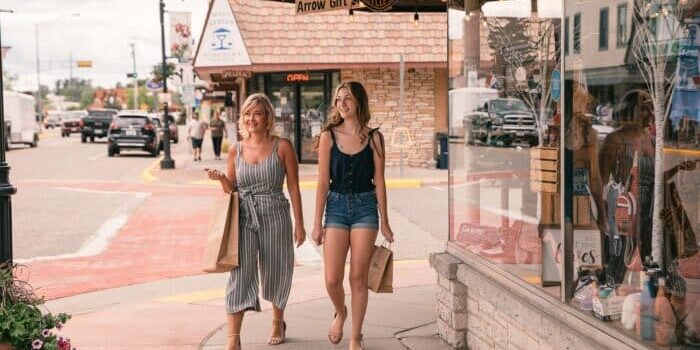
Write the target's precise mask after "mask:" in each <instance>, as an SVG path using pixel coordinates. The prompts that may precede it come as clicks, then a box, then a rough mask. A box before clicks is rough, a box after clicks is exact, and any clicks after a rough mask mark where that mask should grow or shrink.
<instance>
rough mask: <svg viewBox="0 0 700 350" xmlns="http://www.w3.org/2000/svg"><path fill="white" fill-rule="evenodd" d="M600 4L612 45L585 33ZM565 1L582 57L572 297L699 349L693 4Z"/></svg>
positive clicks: (697, 71)
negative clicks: (613, 35) (613, 34)
mask: <svg viewBox="0 0 700 350" xmlns="http://www.w3.org/2000/svg"><path fill="white" fill-rule="evenodd" d="M598 5H599V6H598ZM692 6H694V8H693V7H692ZM603 7H606V8H609V9H610V11H617V13H611V14H610V16H611V17H613V18H617V45H616V46H615V48H614V49H613V48H612V47H611V49H609V50H607V51H600V50H599V40H598V38H597V37H596V35H593V33H589V32H586V31H585V30H587V29H588V28H591V27H592V26H593V25H594V24H595V23H596V21H597V19H596V17H597V16H598V15H599V13H597V12H598V11H599V9H600V8H603ZM565 9H566V13H565V14H564V16H574V14H576V15H575V16H576V17H575V18H580V19H579V20H578V21H576V20H575V24H574V27H575V28H576V27H579V28H583V29H584V31H583V32H582V33H581V34H580V55H573V56H566V58H565V60H564V70H565V81H566V83H565V86H566V89H565V94H566V102H565V104H569V105H567V106H566V110H565V126H566V132H565V142H564V144H565V162H566V165H567V166H566V173H565V179H566V183H565V188H566V191H565V193H566V196H565V198H564V201H565V208H566V209H565V220H566V224H567V227H571V228H572V230H573V233H572V237H573V239H572V242H571V244H573V259H574V261H573V269H574V271H573V272H574V273H573V276H574V277H573V288H572V289H571V293H572V295H571V296H570V297H571V302H572V305H573V306H574V307H576V308H578V309H580V310H582V311H583V312H585V313H588V314H590V315H591V316H596V317H598V318H600V319H603V320H605V321H607V322H609V324H610V326H611V327H617V328H619V329H622V330H625V331H627V332H629V334H630V335H632V336H634V337H637V338H638V339H640V340H641V341H642V342H644V343H645V344H646V345H647V346H649V347H660V348H666V347H667V346H672V347H673V348H683V349H685V348H697V346H699V345H700V254H698V232H700V171H699V170H698V165H699V163H700V128H699V127H698V122H699V121H700V65H699V62H698V56H699V55H698V54H699V52H698V47H699V46H700V39H699V38H698V31H699V27H698V26H699V24H700V13H698V12H697V10H698V8H697V4H696V2H693V1H689V2H686V1H682V0H681V1H679V2H675V1H670V2H658V1H646V0H644V1H635V2H632V1H628V2H626V3H625V4H622V5H621V4H620V3H619V2H617V1H612V0H600V1H597V2H596V6H592V5H591V4H589V3H586V4H584V3H582V2H580V1H575V0H566V5H565ZM606 18H607V15H606ZM601 21H602V20H601ZM627 23H630V26H629V27H628V26H627ZM627 28H630V31H631V32H630V33H629V34H627V33H626V32H627ZM575 30H576V29H575ZM576 40H577V39H576V34H574V41H575V42H576ZM574 45H575V46H576V43H574ZM577 53H579V52H577ZM567 282H568V281H567Z"/></svg>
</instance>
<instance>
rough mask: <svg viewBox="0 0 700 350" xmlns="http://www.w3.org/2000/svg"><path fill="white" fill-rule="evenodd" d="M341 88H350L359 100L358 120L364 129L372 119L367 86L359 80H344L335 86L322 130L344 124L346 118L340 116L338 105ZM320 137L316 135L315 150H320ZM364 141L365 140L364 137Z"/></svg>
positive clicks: (353, 95)
mask: <svg viewBox="0 0 700 350" xmlns="http://www.w3.org/2000/svg"><path fill="white" fill-rule="evenodd" d="M341 89H348V90H349V91H350V94H351V95H352V97H354V98H355V100H356V101H357V111H356V112H357V113H356V114H357V122H358V123H359V124H360V129H361V130H364V128H365V127H366V126H367V124H369V121H370V119H372V114H371V113H370V111H369V97H368V95H367V90H365V87H364V86H362V83H360V82H357V81H348V82H344V83H341V84H340V85H338V86H337V87H336V88H335V92H334V93H333V100H332V101H333V103H332V104H331V106H330V107H329V108H328V119H327V121H326V124H325V125H324V126H323V127H322V128H321V132H324V131H328V130H331V129H333V128H334V127H336V126H338V125H340V124H343V121H344V119H343V117H341V116H340V111H338V107H336V105H337V103H338V93H340V90H341ZM362 137H363V138H364V137H365V136H364V135H363V136H362ZM320 139H321V136H320V135H317V136H316V137H315V140H314V149H315V150H318V146H319V142H320ZM362 142H364V139H363V140H362Z"/></svg>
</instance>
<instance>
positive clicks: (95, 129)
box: [80, 109, 117, 143]
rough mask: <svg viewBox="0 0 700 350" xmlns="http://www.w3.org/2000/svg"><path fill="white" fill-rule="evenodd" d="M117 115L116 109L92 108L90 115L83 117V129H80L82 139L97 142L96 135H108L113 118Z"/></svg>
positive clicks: (100, 136)
mask: <svg viewBox="0 0 700 350" xmlns="http://www.w3.org/2000/svg"><path fill="white" fill-rule="evenodd" d="M116 115H117V110H115V109H91V110H89V111H88V115H87V116H86V117H85V118H83V125H82V129H81V130H80V141H81V142H83V143H85V142H87V140H88V139H90V142H95V137H97V138H102V137H107V133H108V132H109V126H110V125H111V124H112V119H114V116H116Z"/></svg>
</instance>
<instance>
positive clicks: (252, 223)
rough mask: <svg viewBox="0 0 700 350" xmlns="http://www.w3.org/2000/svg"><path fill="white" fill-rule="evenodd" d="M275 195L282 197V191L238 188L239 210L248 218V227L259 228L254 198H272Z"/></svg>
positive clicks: (256, 229)
mask: <svg viewBox="0 0 700 350" xmlns="http://www.w3.org/2000/svg"><path fill="white" fill-rule="evenodd" d="M277 196H282V197H284V193H283V192H282V191H281V190H280V191H275V192H254V191H246V190H240V189H239V190H238V198H239V200H240V204H241V211H243V215H244V216H245V217H247V218H249V219H250V220H249V221H248V222H249V226H248V227H249V228H250V229H252V230H254V231H259V230H260V219H259V218H258V212H257V211H256V210H255V207H256V204H255V199H260V198H273V197H277Z"/></svg>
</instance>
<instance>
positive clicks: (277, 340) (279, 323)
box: [267, 320, 287, 346]
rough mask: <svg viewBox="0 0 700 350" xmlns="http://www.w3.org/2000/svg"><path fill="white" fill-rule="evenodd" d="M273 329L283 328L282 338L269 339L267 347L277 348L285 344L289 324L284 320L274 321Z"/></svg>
mask: <svg viewBox="0 0 700 350" xmlns="http://www.w3.org/2000/svg"><path fill="white" fill-rule="evenodd" d="M272 327H276V328H282V337H281V338H280V337H270V338H268V339H267V345H269V346H275V345H280V344H282V343H284V340H285V338H286V334H287V322H284V320H272Z"/></svg>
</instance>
